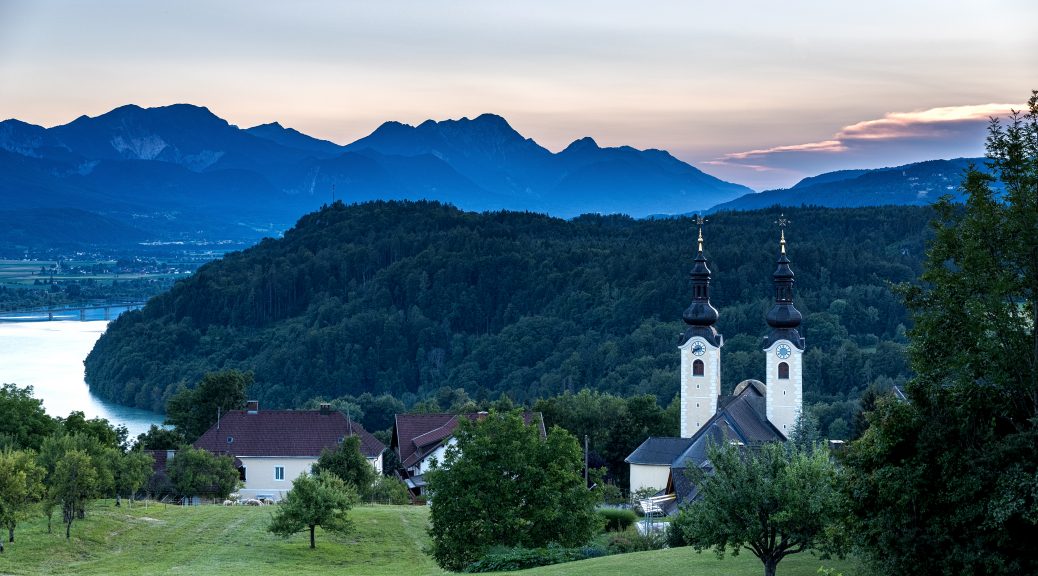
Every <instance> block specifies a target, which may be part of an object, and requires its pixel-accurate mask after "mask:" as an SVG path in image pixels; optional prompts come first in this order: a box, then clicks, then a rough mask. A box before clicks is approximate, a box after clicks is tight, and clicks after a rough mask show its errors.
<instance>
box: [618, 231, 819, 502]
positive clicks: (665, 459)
mask: <svg viewBox="0 0 1038 576" xmlns="http://www.w3.org/2000/svg"><path fill="white" fill-rule="evenodd" d="M779 223H780V224H781V225H783V226H784V225H785V220H784V219H780V221H779ZM776 265H777V266H776V269H775V272H774V273H773V274H772V279H773V284H774V303H773V305H772V307H771V309H770V310H769V311H768V313H767V315H766V316H765V321H766V323H767V325H768V333H767V335H766V336H765V337H764V340H763V342H762V347H761V349H762V354H763V358H762V365H763V366H762V367H763V369H764V380H763V381H759V380H746V381H744V382H742V383H740V384H739V385H738V386H736V388H735V390H734V391H733V393H732V394H731V395H730V396H722V394H721V369H722V365H721V348H722V346H724V337H723V336H722V335H721V334H720V333H719V332H718V331H717V329H716V327H715V324H716V323H717V320H718V317H719V315H718V312H717V309H716V308H714V307H713V305H711V303H710V280H711V272H710V269H709V267H708V266H707V260H706V257H705V256H704V254H703V229H702V221H700V227H699V238H698V251H697V254H696V258H695V264H694V265H693V268H692V273H691V277H692V304H691V305H689V307H688V308H687V309H686V310H685V312H684V314H683V315H682V319H683V320H684V322H685V324H687V325H688V328H687V329H686V330H685V333H684V334H683V335H682V337H681V344H680V346H679V347H678V349H679V351H680V359H681V370H680V395H681V400H680V401H681V424H680V430H679V431H678V436H677V437H667V438H658V437H654V438H648V439H646V440H645V442H643V443H642V444H641V445H640V446H639V447H638V448H637V449H636V450H635V451H634V452H632V453H631V454H630V455H629V456H628V457H627V459H626V461H627V463H628V464H629V465H630V472H631V486H630V489H631V491H632V492H635V491H638V490H640V489H646V488H652V489H656V490H659V491H661V492H665V493H666V494H667V495H672V496H673V498H671V499H670V501H671V502H672V504H673V506H672V507H676V505H677V504H678V503H680V502H684V501H687V500H689V499H692V498H694V497H695V487H694V486H690V485H688V481H687V479H686V474H685V469H686V468H687V467H688V466H702V465H704V464H705V463H706V448H707V446H708V445H709V444H711V443H721V442H737V443H740V444H744V445H751V444H756V443H761V442H783V441H785V440H786V439H787V438H788V437H789V435H790V433H791V432H792V431H793V427H794V426H795V424H796V421H797V419H798V418H799V416H800V411H801V409H802V407H803V354H804V349H805V341H804V338H803V337H802V336H801V335H800V325H801V322H802V320H803V316H802V315H801V314H800V312H799V311H798V310H797V309H796V308H795V307H794V306H793V282H794V275H793V270H792V269H791V268H790V260H789V257H788V256H787V254H786V238H785V230H784V229H783V230H782V232H781V239H780V242H779V256H778V260H777V262H776Z"/></svg>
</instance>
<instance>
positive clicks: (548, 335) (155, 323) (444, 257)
mask: <svg viewBox="0 0 1038 576" xmlns="http://www.w3.org/2000/svg"><path fill="white" fill-rule="evenodd" d="M784 212H785V214H786V216H787V217H788V218H789V219H790V220H791V222H792V223H791V225H790V226H789V227H788V228H787V230H786V233H787V239H788V251H789V256H790V258H791V259H792V260H793V264H792V267H793V270H794V271H795V272H796V274H797V284H796V286H795V291H796V300H795V303H796V305H797V307H798V308H799V309H800V310H801V311H802V312H803V313H804V317H805V320H804V332H803V333H804V334H805V336H806V338H807V346H808V348H807V353H806V355H805V369H804V387H805V397H806V398H805V399H806V401H807V402H809V403H817V402H821V401H825V402H833V403H836V404H845V403H846V401H848V400H852V399H854V398H856V397H857V396H858V395H859V394H860V393H861V391H862V390H864V389H865V388H866V387H867V386H868V385H869V384H870V383H872V382H874V381H877V380H880V381H881V383H886V384H889V383H890V382H892V381H894V380H897V379H903V378H904V377H905V375H906V372H907V370H908V369H907V366H906V363H905V360H904V354H903V342H904V332H905V329H906V324H907V323H908V319H907V318H908V317H907V314H906V311H905V308H904V306H903V304H902V303H901V299H900V297H899V296H897V295H896V294H894V293H893V292H892V290H891V286H890V284H891V283H897V282H909V281H913V280H914V279H915V278H916V277H917V276H918V274H919V272H920V268H921V262H922V258H923V256H924V251H925V242H926V238H927V237H928V236H929V231H928V228H927V225H926V224H927V222H928V221H929V220H930V219H931V217H932V211H931V210H930V209H928V208H918V207H878V208H876V207H873V208H852V209H825V208H798V209H788V208H787V209H784ZM778 216H779V211H778V209H777V208H775V209H771V210H761V211H753V212H731V213H723V214H717V215H715V216H713V217H712V218H711V220H710V222H708V223H707V224H706V226H705V228H704V236H705V237H706V246H705V248H706V255H707V257H708V258H709V260H710V264H709V265H710V268H711V270H712V271H713V288H712V293H711V298H712V301H713V303H714V305H715V306H716V307H717V308H718V309H719V310H720V314H721V315H720V320H719V322H718V324H717V327H718V329H719V330H720V331H721V332H722V333H723V334H724V336H725V339H726V343H725V346H724V348H723V357H722V367H723V368H722V375H723V380H724V385H725V389H726V390H729V391H730V390H731V388H732V387H733V386H734V385H735V383H737V382H739V381H740V380H742V379H745V378H762V377H763V371H764V364H763V362H764V359H763V357H762V355H761V352H760V342H761V337H762V336H763V335H764V334H765V332H766V325H765V323H764V313H765V311H766V310H767V308H768V307H769V306H770V302H771V296H772V286H771V274H772V272H773V271H774V269H775V259H776V257H777V253H778V228H777V226H776V225H775V224H774V222H775V220H776V218H777V217H778ZM694 235H695V229H694V225H693V223H692V220H691V219H689V218H675V219H660V220H634V219H631V218H628V217H623V216H590V215H589V216H582V217H579V218H576V219H574V220H570V221H566V220H562V219H557V218H551V217H548V216H544V215H539V214H532V213H519V212H493V213H483V214H477V213H469V212H462V211H460V210H457V209H455V208H453V207H450V206H445V205H441V204H437V203H428V202H373V203H366V204H360V205H351V206H344V205H343V204H341V203H336V204H333V205H331V206H327V207H325V208H323V209H321V210H319V211H317V212H314V213H311V214H308V215H306V216H304V217H303V218H302V219H300V220H299V222H298V223H297V225H296V226H295V227H294V228H293V229H291V230H289V231H288V232H287V233H286V234H285V236H284V238H282V239H276V240H275V239H267V240H264V241H263V242H261V243H260V244H258V245H256V246H254V247H252V248H250V249H247V250H244V251H242V252H236V253H232V254H228V255H227V256H225V257H224V258H223V259H222V260H218V261H214V262H212V263H210V264H207V265H205V266H203V267H202V268H200V269H199V270H198V272H197V273H196V274H195V275H193V276H192V277H190V278H188V279H185V280H182V281H179V282H177V283H176V284H175V285H174V286H173V288H172V289H171V290H170V291H169V292H167V293H164V294H162V295H160V296H157V297H155V298H153V299H152V300H151V301H150V302H149V303H148V304H147V306H145V307H144V309H142V310H139V311H133V312H127V313H126V314H123V315H122V316H121V317H119V318H118V319H117V320H116V321H114V322H113V323H112V324H111V325H110V326H109V328H108V330H107V332H106V333H105V334H104V335H103V336H102V337H101V339H100V340H99V341H98V343H97V345H96V347H95V348H94V350H93V351H92V352H91V353H90V355H89V357H88V358H87V360H86V371H87V380H88V382H89V384H90V387H91V389H92V390H93V392H94V393H96V394H98V395H100V396H101V397H103V398H105V399H108V400H112V401H116V402H119V403H123V404H128V405H134V406H140V407H143V408H149V409H153V410H160V411H161V410H163V409H164V407H165V403H166V400H167V399H168V398H169V397H170V396H171V395H172V394H174V393H175V392H176V391H177V389H178V388H179V387H182V386H193V385H194V383H196V382H198V381H199V379H200V377H201V376H202V375H203V374H204V373H206V372H210V371H214V370H218V369H225V368H235V369H240V370H246V371H252V372H254V374H255V384H254V385H253V387H252V389H251V390H250V395H251V396H253V397H255V398H258V399H259V400H260V401H261V402H263V403H264V405H266V406H271V407H275V406H280V407H295V406H301V405H302V404H304V403H306V402H307V401H309V400H311V399H312V398H314V397H317V396H321V397H324V398H335V397H341V396H344V395H353V396H357V395H360V394H362V393H364V392H371V393H373V394H376V395H378V394H382V393H386V392H388V393H390V394H392V395H394V396H396V397H397V398H399V399H401V400H403V401H404V403H405V404H406V405H411V404H413V403H415V402H417V401H419V400H422V399H425V398H430V397H434V396H435V395H436V393H437V391H439V390H440V389H441V388H443V387H450V388H463V389H464V390H465V391H466V392H467V393H468V394H469V395H470V396H471V397H472V398H474V399H476V400H482V399H496V398H498V397H499V396H500V395H501V394H502V393H505V394H507V395H508V396H509V397H510V398H512V399H513V400H516V401H519V402H524V403H532V402H533V400H535V399H537V398H545V397H549V396H553V395H557V394H560V393H564V392H566V391H579V390H581V389H583V388H591V389H595V390H599V391H603V392H609V393H613V394H617V395H621V396H630V395H634V394H645V393H648V394H652V395H655V396H656V397H657V398H658V399H659V400H660V402H661V404H664V405H665V404H666V403H668V402H669V401H670V400H671V399H672V398H673V397H674V395H675V394H676V393H677V387H678V354H677V349H676V347H677V345H678V343H679V342H678V339H679V334H680V333H681V332H682V331H683V329H684V324H683V323H682V322H681V312H682V310H684V308H685V307H687V306H688V304H689V302H690V301H691V289H690V282H689V280H688V271H689V269H690V268H691V266H692V258H693V257H694V254H693V240H694ZM830 419H831V418H830Z"/></svg>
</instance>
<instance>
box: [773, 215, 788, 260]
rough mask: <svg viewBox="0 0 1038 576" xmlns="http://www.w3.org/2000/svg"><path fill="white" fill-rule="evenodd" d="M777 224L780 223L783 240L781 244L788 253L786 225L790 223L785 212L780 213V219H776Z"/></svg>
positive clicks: (780, 241)
mask: <svg viewBox="0 0 1038 576" xmlns="http://www.w3.org/2000/svg"><path fill="white" fill-rule="evenodd" d="M775 224H778V225H779V228H780V229H781V230H782V232H781V238H782V239H781V240H779V246H781V247H782V253H783V254H785V253H786V226H788V225H789V219H787V218H786V215H785V214H779V217H778V220H775Z"/></svg>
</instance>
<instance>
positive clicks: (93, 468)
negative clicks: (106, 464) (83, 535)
mask: <svg viewBox="0 0 1038 576" xmlns="http://www.w3.org/2000/svg"><path fill="white" fill-rule="evenodd" d="M98 477H99V474H98V467H97V465H96V464H95V462H94V461H93V460H92V459H91V458H90V455H89V454H87V453H86V452H84V451H82V450H76V449H73V450H70V451H68V452H65V453H64V454H62V455H61V457H60V459H59V460H58V461H57V463H56V465H55V467H54V473H53V474H52V475H51V477H50V484H49V487H50V495H51V497H52V498H54V500H55V501H57V502H59V503H60V504H61V513H62V518H63V520H64V523H65V539H66V540H68V539H69V538H71V535H72V523H73V522H74V521H75V520H76V518H78V517H79V515H80V513H81V512H82V511H83V510H84V508H85V507H86V502H87V500H89V499H91V498H95V497H96V496H97V495H98V493H99V488H100V484H101V481H100V480H99V479H98Z"/></svg>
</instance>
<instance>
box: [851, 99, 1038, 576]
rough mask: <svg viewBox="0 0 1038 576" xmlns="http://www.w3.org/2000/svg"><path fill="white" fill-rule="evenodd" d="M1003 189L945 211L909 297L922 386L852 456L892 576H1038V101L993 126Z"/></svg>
mask: <svg viewBox="0 0 1038 576" xmlns="http://www.w3.org/2000/svg"><path fill="white" fill-rule="evenodd" d="M987 156H988V160H989V166H990V167H991V169H992V172H993V174H994V175H995V177H996V178H997V180H995V178H993V177H991V176H988V175H986V174H984V173H982V172H980V171H977V170H970V171H969V172H968V173H967V174H966V176H965V178H964V180H963V183H962V188H963V190H964V191H965V193H966V194H967V195H968V199H967V203H966V207H965V210H961V209H957V208H956V207H954V206H952V205H950V204H949V203H948V202H947V201H942V202H940V203H939V204H938V206H937V215H938V218H937V221H936V222H935V228H936V235H935V238H934V240H933V244H932V245H931V247H930V251H929V257H928V260H927V262H926V266H925V271H924V273H923V275H922V280H923V282H922V285H921V286H919V287H916V288H912V289H908V290H906V296H907V298H906V299H907V303H908V306H909V308H910V309H911V310H912V312H913V315H914V318H915V328H914V329H913V330H912V331H911V333H910V337H911V345H910V355H911V360H912V366H913V368H914V369H915V371H916V374H917V376H916V377H915V378H914V379H912V380H911V381H910V382H909V383H908V385H907V387H906V393H907V395H908V399H909V401H908V402H907V403H902V402H897V401H893V400H892V399H887V400H885V401H880V402H878V403H877V407H876V409H875V411H873V413H872V414H871V415H870V416H869V418H870V422H871V426H870V427H869V428H868V430H867V431H866V433H865V435H864V436H863V437H862V438H861V439H860V440H859V441H857V442H856V443H854V444H853V445H852V446H851V449H850V451H849V453H848V457H847V464H848V467H849V470H850V482H849V490H850V495H851V501H852V503H853V508H852V511H853V519H854V526H853V529H854V533H855V538H856V540H857V541H859V542H860V543H861V545H862V548H863V555H864V557H865V558H866V559H867V560H868V561H869V562H870V563H871V564H872V565H873V566H874V567H875V568H876V569H877V570H878V571H879V572H881V573H886V574H898V573H902V574H907V573H913V574H985V575H988V574H1006V575H1009V574H1036V573H1038V554H1035V543H1036V542H1038V92H1035V93H1034V94H1033V95H1032V97H1031V99H1030V101H1029V111H1028V113H1027V114H1025V115H1014V116H1013V117H1012V118H1010V120H1009V121H1008V123H1007V124H1005V125H1003V124H1000V123H998V122H993V123H992V125H991V128H990V132H989V136H988V141H987Z"/></svg>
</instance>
